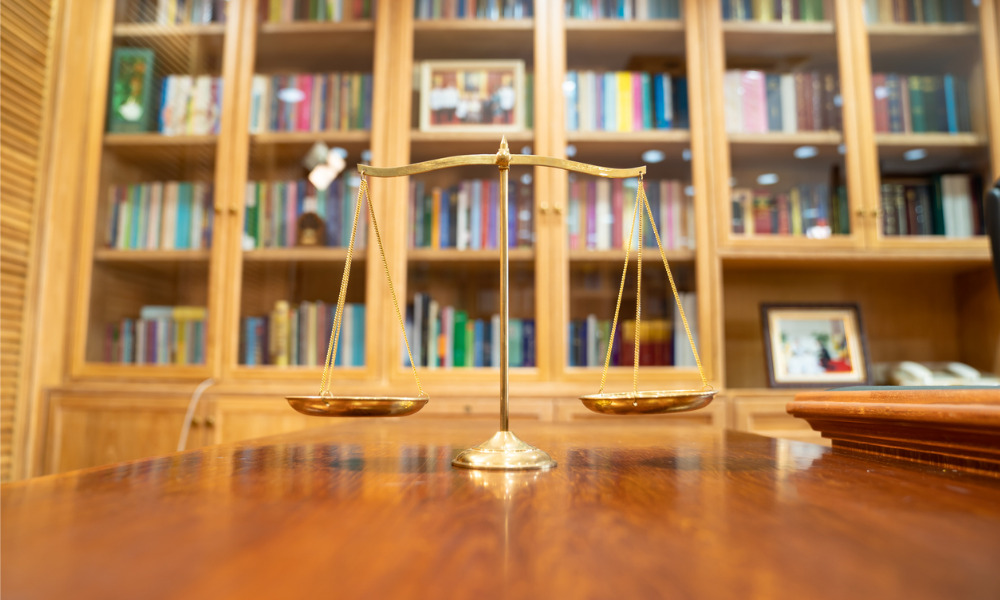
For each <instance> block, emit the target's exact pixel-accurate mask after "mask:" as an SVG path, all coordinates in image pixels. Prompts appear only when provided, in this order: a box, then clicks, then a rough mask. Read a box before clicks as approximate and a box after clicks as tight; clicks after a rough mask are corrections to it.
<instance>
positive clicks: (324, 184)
mask: <svg viewBox="0 0 1000 600" xmlns="http://www.w3.org/2000/svg"><path fill="white" fill-rule="evenodd" d="M373 4H374V3H368V2H365V3H356V2H350V1H347V0H343V1H340V0H338V1H336V2H319V3H301V2H277V1H273V0H272V1H268V0H261V2H260V4H259V11H258V13H257V14H256V15H254V17H253V22H252V24H250V26H249V27H248V28H247V29H249V31H247V33H246V35H245V38H246V39H245V42H246V43H245V44H244V47H243V48H244V54H245V55H247V56H249V57H251V60H252V64H249V65H247V66H246V67H244V74H245V76H246V78H247V79H248V81H249V84H248V85H247V86H245V88H244V89H242V90H241V93H242V94H244V95H245V99H246V100H248V104H247V109H248V110H247V124H246V134H245V135H247V136H248V138H249V142H248V144H249V149H248V153H247V163H246V177H245V179H244V189H242V190H238V191H237V193H238V195H239V197H240V199H241V200H240V204H241V210H240V212H241V213H242V215H243V218H242V227H241V229H240V231H239V233H238V236H237V237H238V243H239V247H240V253H239V254H240V257H241V259H240V261H239V264H240V272H241V277H240V280H239V285H240V296H239V304H238V306H239V322H238V324H235V325H236V329H235V335H234V337H236V338H237V339H238V343H236V344H233V346H232V347H233V349H234V350H235V353H236V354H235V356H233V357H231V358H230V361H228V362H229V364H236V365H238V367H237V368H238V370H243V369H246V370H247V371H248V372H253V373H257V374H260V373H267V374H268V376H269V377H279V378H280V377H289V378H297V379H299V380H301V379H302V369H311V370H313V371H314V372H317V371H318V369H320V368H322V367H323V365H324V364H325V363H326V361H327V359H328V354H329V353H331V346H330V337H331V332H332V330H333V325H334V319H335V316H336V315H337V313H338V304H339V303H340V301H341V297H340V292H341V280H342V275H343V274H344V271H345V266H346V265H347V263H348V260H349V259H350V261H351V269H350V277H349V281H348V285H347V288H346V292H345V294H344V297H343V306H342V307H340V313H341V326H340V333H339V336H338V342H337V349H336V353H335V355H333V356H329V361H330V364H331V365H333V366H334V367H335V368H337V369H343V370H344V371H345V372H348V373H355V374H359V373H362V372H364V368H365V367H366V365H367V364H368V362H367V360H368V359H367V356H368V351H369V345H368V331H369V330H370V327H371V325H370V324H371V322H372V318H373V316H372V315H370V314H369V313H368V311H367V308H366V301H365V300H366V284H367V273H366V270H367V266H366V265H367V260H368V258H369V257H368V248H369V240H368V207H367V203H365V202H362V203H361V206H360V207H359V206H358V191H359V187H360V182H361V180H360V177H359V176H358V171H357V165H358V163H362V162H371V159H370V155H371V152H370V148H371V128H372V111H373V89H374V78H373V72H372V69H373V61H374V40H375V27H374V15H373V10H374V9H373V7H372V5H373ZM355 219H357V221H356V225H355ZM352 238H353V248H352V247H351V243H352ZM355 376H356V375H355ZM315 381H316V383H317V384H318V383H319V381H320V376H319V375H318V373H317V374H316V379H315Z"/></svg>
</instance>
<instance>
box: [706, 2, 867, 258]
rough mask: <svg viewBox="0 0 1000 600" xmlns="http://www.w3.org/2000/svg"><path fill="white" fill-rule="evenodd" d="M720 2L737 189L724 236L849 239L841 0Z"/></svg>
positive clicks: (732, 184) (765, 240)
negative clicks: (839, 21)
mask: <svg viewBox="0 0 1000 600" xmlns="http://www.w3.org/2000/svg"><path fill="white" fill-rule="evenodd" d="M720 5H721V6H720V8H721V17H722V22H721V30H722V45H723V54H724V60H725V67H724V72H723V78H722V81H721V82H718V83H720V84H721V95H722V97H723V117H724V126H725V131H726V137H727V140H728V150H729V157H730V165H729V180H728V182H727V183H728V187H729V189H730V190H731V192H730V202H729V204H728V206H726V207H725V210H724V211H722V214H723V215H724V216H725V218H724V219H722V220H720V225H719V227H720V239H722V240H726V241H727V243H728V244H730V245H744V244H749V245H753V246H757V247H761V246H769V245H770V246H774V245H781V244H784V245H793V246H796V247H802V248H810V247H812V248H817V247H829V246H830V245H841V246H842V245H845V244H850V243H853V242H852V239H856V238H853V237H852V236H856V234H857V233H858V232H856V231H853V230H852V219H853V218H854V217H853V215H852V209H851V207H852V203H853V201H852V200H851V198H849V195H848V185H847V172H846V164H845V155H846V153H847V152H848V151H849V149H848V147H847V144H846V143H845V138H844V134H843V125H844V123H843V106H844V99H843V96H842V95H841V79H842V77H844V73H845V71H844V70H843V69H842V68H841V65H840V61H839V53H838V45H847V44H849V41H848V40H847V39H846V38H845V39H839V38H842V37H844V36H847V35H848V33H847V32H846V31H840V30H838V28H837V27H836V25H835V24H836V22H837V19H836V17H837V15H836V14H835V13H836V10H837V8H838V7H837V3H836V2H824V1H823V0H803V1H801V2H799V1H796V2H780V3H779V2H774V3H772V2H754V3H745V2H734V1H732V0H720ZM846 72H847V73H849V71H846ZM806 240H809V241H806ZM812 240H827V241H826V242H821V243H820V244H821V245H820V246H817V245H816V243H815V242H812Z"/></svg>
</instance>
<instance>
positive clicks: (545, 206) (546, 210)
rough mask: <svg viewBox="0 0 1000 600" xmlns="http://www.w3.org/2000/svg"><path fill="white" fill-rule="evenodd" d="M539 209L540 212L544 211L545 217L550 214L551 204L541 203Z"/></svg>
mask: <svg viewBox="0 0 1000 600" xmlns="http://www.w3.org/2000/svg"><path fill="white" fill-rule="evenodd" d="M538 208H539V209H540V210H541V211H542V214H543V215H547V214H549V203H548V202H542V203H541V204H540V205H539V206H538Z"/></svg>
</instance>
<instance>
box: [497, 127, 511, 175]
mask: <svg viewBox="0 0 1000 600" xmlns="http://www.w3.org/2000/svg"><path fill="white" fill-rule="evenodd" d="M497 166H498V167H500V168H501V169H508V168H510V147H509V146H508V145H507V136H506V135H505V136H502V137H501V138H500V151H499V152H497Z"/></svg>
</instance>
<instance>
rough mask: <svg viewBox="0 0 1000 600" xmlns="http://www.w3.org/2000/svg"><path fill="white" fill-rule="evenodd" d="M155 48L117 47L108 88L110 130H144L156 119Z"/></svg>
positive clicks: (112, 60)
mask: <svg viewBox="0 0 1000 600" xmlns="http://www.w3.org/2000/svg"><path fill="white" fill-rule="evenodd" d="M153 63H154V54H153V51H152V50H150V49H148V48H115V50H114V53H113V54H112V58H111V86H110V89H109V90H108V124H107V128H108V132H110V133H142V132H145V131H149V130H150V126H151V124H152V122H153V120H152V115H153V112H154V109H153Z"/></svg>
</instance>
